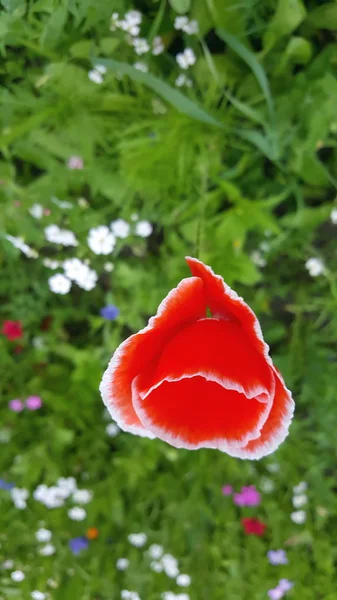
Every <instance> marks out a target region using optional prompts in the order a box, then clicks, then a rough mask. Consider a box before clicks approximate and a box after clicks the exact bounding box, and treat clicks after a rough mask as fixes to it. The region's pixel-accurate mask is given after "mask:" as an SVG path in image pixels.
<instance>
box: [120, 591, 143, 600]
mask: <svg viewBox="0 0 337 600" xmlns="http://www.w3.org/2000/svg"><path fill="white" fill-rule="evenodd" d="M121 598H122V600H140V596H139V595H138V593H137V592H130V590H122V591H121Z"/></svg>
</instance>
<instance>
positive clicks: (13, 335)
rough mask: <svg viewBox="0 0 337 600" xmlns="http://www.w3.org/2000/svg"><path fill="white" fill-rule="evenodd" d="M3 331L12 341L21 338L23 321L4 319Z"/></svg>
mask: <svg viewBox="0 0 337 600" xmlns="http://www.w3.org/2000/svg"><path fill="white" fill-rule="evenodd" d="M1 333H3V335H5V336H6V338H7V339H8V340H9V341H10V342H13V341H14V340H19V339H21V338H22V336H23V330H22V325H21V321H4V324H3V326H2V330H1Z"/></svg>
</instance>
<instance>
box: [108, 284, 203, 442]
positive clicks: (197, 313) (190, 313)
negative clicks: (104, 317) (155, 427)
mask: <svg viewBox="0 0 337 600" xmlns="http://www.w3.org/2000/svg"><path fill="white" fill-rule="evenodd" d="M205 315H206V303H205V296H204V285H203V282H202V280H201V279H199V278H196V277H189V278H187V279H183V280H182V281H181V282H180V283H179V285H178V286H177V287H176V288H174V289H173V290H172V291H171V292H170V293H169V294H168V296H167V297H166V298H165V299H164V300H163V301H162V303H161V304H160V306H159V308H158V311H157V314H156V316H155V317H151V319H150V320H149V323H148V325H147V327H145V328H144V329H142V330H141V331H140V332H139V333H136V334H135V335H132V336H131V337H129V338H128V339H127V340H125V342H123V343H122V344H121V345H120V346H119V348H117V350H116V351H115V353H114V355H113V357H112V359H111V361H110V363H109V365H108V368H107V370H106V371H105V373H104V376H103V379H102V382H101V385H100V392H101V395H102V398H103V401H104V403H105V405H106V407H107V409H108V410H109V412H110V414H111V416H112V418H113V419H115V421H116V422H117V423H118V425H119V427H120V428H121V429H123V430H124V431H129V432H131V433H135V434H138V435H142V436H145V437H154V436H153V434H152V433H151V432H150V431H148V430H147V429H146V427H144V425H143V424H142V422H141V421H140V419H139V417H138V415H137V414H136V412H135V410H134V407H133V404H132V390H131V386H132V381H133V379H134V378H135V377H136V376H137V375H138V374H139V373H140V372H142V371H143V370H144V369H148V368H150V369H151V365H153V369H155V366H156V359H157V358H158V357H159V356H160V353H161V352H162V350H163V348H164V347H165V345H166V344H167V343H168V342H169V341H170V339H171V338H172V337H173V336H174V335H175V334H176V333H177V332H178V331H179V330H180V329H181V328H183V327H184V326H186V325H189V324H190V323H193V322H194V321H196V320H198V319H200V318H202V317H204V316H205Z"/></svg>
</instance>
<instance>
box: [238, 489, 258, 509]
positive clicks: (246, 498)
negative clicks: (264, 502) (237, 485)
mask: <svg viewBox="0 0 337 600" xmlns="http://www.w3.org/2000/svg"><path fill="white" fill-rule="evenodd" d="M233 500H234V504H236V505H237V506H258V505H259V504H260V502H261V495H260V493H259V492H258V491H257V489H256V487H255V485H249V486H243V487H242V488H241V492H239V493H237V494H234V496H233Z"/></svg>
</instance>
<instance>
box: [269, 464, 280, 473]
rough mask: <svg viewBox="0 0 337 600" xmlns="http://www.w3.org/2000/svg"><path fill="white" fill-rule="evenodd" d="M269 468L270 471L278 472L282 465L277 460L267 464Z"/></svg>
mask: <svg viewBox="0 0 337 600" xmlns="http://www.w3.org/2000/svg"><path fill="white" fill-rule="evenodd" d="M267 469H268V471H269V473H278V472H279V470H280V465H279V463H277V462H273V463H270V464H269V465H267Z"/></svg>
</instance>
